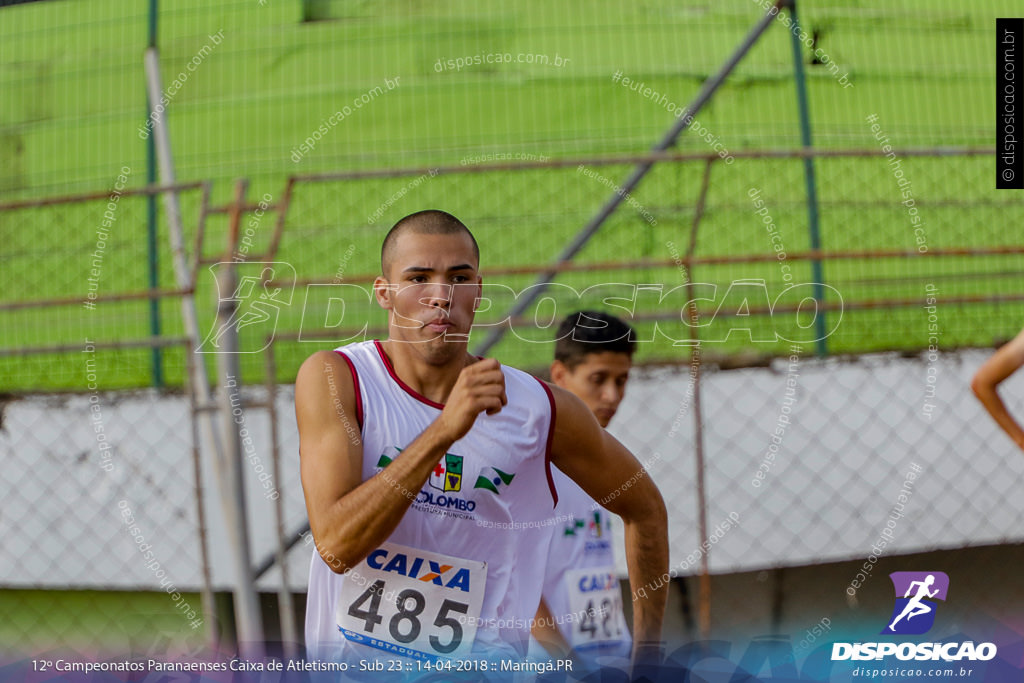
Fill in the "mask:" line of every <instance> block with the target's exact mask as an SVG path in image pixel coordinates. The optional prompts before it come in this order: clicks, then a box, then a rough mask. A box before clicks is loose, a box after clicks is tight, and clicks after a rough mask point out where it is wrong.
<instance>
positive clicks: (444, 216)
mask: <svg viewBox="0 0 1024 683" xmlns="http://www.w3.org/2000/svg"><path fill="white" fill-rule="evenodd" d="M406 232H414V233H416V234H418V235H454V234H456V233H464V234H466V235H469V239H470V241H472V242H473V254H474V256H476V260H477V263H478V264H479V263H480V247H479V246H478V245H477V243H476V238H475V237H473V233H471V232H470V231H469V228H467V227H466V226H465V224H464V223H463V222H462V221H460V220H459V219H458V218H456V217H455V216H453V215H451V214H450V213H448V212H447V211H441V210H439V209H427V210H425V211H417V212H416V213H411V214H409V215H408V216H406V217H405V218H402V219H401V220H399V221H398V222H397V223H395V224H394V225H393V226H392V227H391V229H390V230H388V234H387V235H386V236H385V237H384V242H383V243H382V244H381V245H380V272H381V274H382V275H384V276H385V277H387V274H388V267H389V266H390V265H391V259H392V255H393V253H394V250H395V243H397V242H398V238H399V237H401V236H402V235H403V234H405V233H406Z"/></svg>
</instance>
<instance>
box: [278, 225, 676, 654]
mask: <svg viewBox="0 0 1024 683" xmlns="http://www.w3.org/2000/svg"><path fill="white" fill-rule="evenodd" d="M478 267H479V251H478V248H477V244H476V241H475V240H474V238H473V236H472V234H470V232H469V230H468V229H467V228H466V227H465V226H464V225H463V224H462V223H461V222H460V221H459V220H458V219H456V218H455V217H454V216H452V215H450V214H447V213H445V212H443V211H421V212H418V213H415V214H412V215H410V216H406V217H405V218H403V219H402V220H400V221H399V222H398V223H396V224H395V226H394V227H393V228H392V229H391V231H390V232H389V233H388V235H387V237H386V238H385V239H384V243H383V245H382V248H381V276H380V277H378V278H377V279H376V280H375V281H374V295H375V298H376V301H377V303H378V304H379V305H380V306H381V307H382V308H384V309H385V310H387V311H388V338H387V339H386V340H383V341H367V342H359V343H354V344H349V345H348V346H345V347H342V348H340V349H338V350H336V351H320V352H317V353H315V354H313V355H312V356H311V357H310V358H309V359H307V360H306V362H305V363H303V365H302V367H301V368H300V370H299V373H298V377H297V379H296V385H295V404H296V417H297V422H298V428H299V437H300V456H301V474H302V486H303V491H304V494H305V499H306V509H307V512H308V514H309V520H310V526H311V528H312V532H313V538H314V541H315V544H316V548H317V551H318V552H317V554H314V555H313V558H312V563H311V566H310V578H309V594H308V598H307V606H306V644H307V648H308V650H309V652H310V654H311V655H312V656H314V657H318V658H331V659H344V660H345V661H347V662H353V663H355V662H359V661H361V660H373V659H374V658H375V657H376V658H379V659H381V660H386V661H391V660H394V661H396V662H400V664H399V665H396V666H398V667H399V668H401V667H404V669H402V670H404V671H407V672H408V671H412V672H416V671H417V668H416V667H420V666H423V664H424V662H427V663H429V662H432V661H434V660H436V659H437V658H438V657H449V658H462V657H466V656H467V655H471V657H472V658H474V661H477V660H478V658H481V657H490V658H492V659H493V660H516V659H519V660H521V659H522V658H523V656H524V655H525V653H526V646H527V641H528V635H529V623H530V620H531V618H532V617H533V616H534V614H535V610H536V608H537V605H538V603H539V601H540V594H541V581H542V578H543V568H544V567H543V566H544V562H543V558H544V557H545V555H543V554H542V553H543V552H545V551H546V548H537V547H535V544H534V543H532V542H531V541H532V540H534V539H535V538H536V535H534V534H527V533H522V527H523V526H526V525H528V524H529V523H530V522H540V521H543V520H545V519H549V518H550V516H551V514H552V512H553V506H554V503H555V498H556V495H557V494H556V491H555V489H554V485H553V483H552V480H551V474H550V468H549V464H555V465H557V466H558V468H559V469H561V470H562V471H563V472H565V473H566V474H567V475H568V476H569V477H571V478H572V479H573V480H574V481H575V482H577V483H578V484H579V485H580V486H581V487H582V488H583V490H584V491H586V492H587V494H588V495H590V496H591V497H593V498H595V499H598V500H600V499H604V498H606V497H608V496H609V494H612V493H613V492H618V491H619V489H620V488H621V486H622V482H625V481H628V480H629V479H630V478H631V477H633V476H634V475H635V474H636V473H637V472H639V471H640V470H641V469H642V468H641V466H640V464H639V463H638V462H637V460H636V459H635V458H634V457H633V456H632V455H631V454H630V453H629V452H628V451H627V450H626V449H625V448H624V447H623V446H622V445H621V444H620V443H619V442H618V441H616V440H615V439H614V438H613V437H611V436H610V435H608V434H607V433H605V431H604V430H603V429H601V427H600V425H599V424H598V423H597V421H596V420H595V419H594V416H593V415H592V413H591V412H590V410H589V409H588V408H587V406H586V404H584V403H583V402H582V401H581V400H579V399H578V398H576V397H575V396H573V395H572V394H571V393H569V392H568V391H565V390H563V389H561V388H559V387H551V386H549V385H547V384H545V383H542V382H540V381H539V380H537V379H535V378H533V377H532V376H530V375H528V374H526V373H523V372H521V371H518V370H515V369H513V368H509V367H507V366H501V365H499V364H498V362H497V361H495V360H493V359H479V358H476V357H474V356H471V355H469V354H468V353H467V352H466V346H467V341H468V335H469V332H470V328H471V326H472V323H473V318H474V311H475V307H476V304H477V302H478V300H479V298H480V297H481V294H482V286H481V282H482V279H481V277H480V275H479V273H478ZM636 481H637V483H636V485H634V486H631V487H628V488H626V489H625V490H622V491H621V492H619V495H616V496H614V500H613V501H612V502H609V503H608V509H609V510H610V511H612V512H614V513H615V514H617V515H619V516H620V517H622V519H623V524H624V530H625V537H626V560H627V565H628V568H629V573H630V580H631V585H632V587H633V589H634V590H636V589H638V588H641V587H645V586H646V588H647V590H646V591H645V592H646V593H647V594H648V596H649V597H648V598H647V599H644V600H638V601H637V602H636V603H635V605H634V609H633V636H634V640H635V642H636V643H637V647H636V648H634V652H633V658H634V660H638V659H643V660H645V661H648V658H649V657H650V656H651V653H652V649H653V648H652V647H650V646H651V645H653V644H655V643H657V642H658V641H659V640H660V635H661V622H662V617H663V614H664V609H665V590H664V589H660V590H652V585H651V584H652V582H653V580H654V579H655V578H656V577H658V576H660V575H661V574H663V573H664V572H665V571H667V569H668V540H667V519H666V511H665V504H664V501H663V500H662V498H661V495H660V494H659V493H658V490H657V488H656V487H655V486H654V485H653V484H652V483H651V481H650V478H648V477H641V478H638V479H637V480H636ZM537 555H540V557H538V556H537ZM417 660H419V661H418V662H417ZM388 666H390V664H389V665H388Z"/></svg>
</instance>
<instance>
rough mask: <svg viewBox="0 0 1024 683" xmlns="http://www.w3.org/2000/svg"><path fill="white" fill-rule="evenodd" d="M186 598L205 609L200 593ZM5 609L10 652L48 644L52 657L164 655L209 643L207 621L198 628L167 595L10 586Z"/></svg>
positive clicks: (0, 630) (1, 631)
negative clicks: (31, 588) (54, 654)
mask: <svg viewBox="0 0 1024 683" xmlns="http://www.w3.org/2000/svg"><path fill="white" fill-rule="evenodd" d="M182 598H183V599H184V600H185V601H186V602H188V603H189V604H190V605H191V606H192V607H193V609H196V610H197V611H200V610H199V607H200V603H201V601H200V596H199V594H198V593H183V594H182ZM0 611H2V612H3V614H4V615H5V616H6V618H5V619H4V623H3V625H2V626H0V643H3V649H4V650H6V652H7V653H8V654H10V655H16V656H24V655H25V654H26V653H30V652H31V653H36V652H39V651H41V648H42V649H45V650H46V651H47V652H48V653H50V655H51V656H52V655H53V653H57V652H62V653H63V652H68V653H70V652H73V653H76V654H78V655H79V656H80V657H82V656H84V657H86V658H88V657H102V656H103V655H104V654H113V653H117V654H119V655H121V656H125V655H128V656H135V657H145V656H150V657H154V658H156V659H161V658H162V657H167V656H174V655H175V654H178V655H180V654H183V653H187V652H192V651H195V649H196V648H198V647H202V646H203V645H204V635H205V634H204V629H205V625H200V626H199V627H198V628H196V629H193V628H192V627H191V625H190V622H189V620H188V619H186V618H185V617H184V616H183V615H182V613H181V611H180V610H179V609H178V608H177V607H176V606H175V603H174V602H173V601H172V600H171V599H170V597H169V596H168V595H167V594H164V593H155V592H144V591H70V590H69V591H50V590H4V591H0ZM126 646H127V647H126ZM51 661H52V660H51Z"/></svg>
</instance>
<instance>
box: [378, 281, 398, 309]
mask: <svg viewBox="0 0 1024 683" xmlns="http://www.w3.org/2000/svg"><path fill="white" fill-rule="evenodd" d="M397 289H398V287H397V286H396V285H393V284H391V283H390V282H388V281H387V280H385V279H384V278H382V277H377V278H375V279H374V281H373V295H374V296H375V297H376V298H377V304H378V305H379V306H380V307H381V308H383V309H385V310H388V311H390V310H391V309H393V308H394V307H395V304H394V301H393V297H394V294H395V291H396V290H397Z"/></svg>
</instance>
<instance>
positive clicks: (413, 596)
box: [348, 579, 469, 654]
mask: <svg viewBox="0 0 1024 683" xmlns="http://www.w3.org/2000/svg"><path fill="white" fill-rule="evenodd" d="M383 596H384V581H383V580H382V579H378V580H376V581H374V582H373V583H372V584H371V585H370V586H369V587H368V588H367V589H366V590H365V591H363V593H362V594H361V595H359V596H358V597H357V598H356V599H355V600H354V601H353V602H352V604H350V605H349V607H348V615H349V616H351V617H354V618H355V619H358V620H360V621H362V622H363V627H362V629H360V630H362V631H363V632H365V633H369V634H373V633H374V630H375V628H376V627H377V626H379V625H380V624H381V623H382V622H383V621H384V616H383V615H382V614H381V600H382V598H383ZM367 603H369V604H368V605H367ZM426 606H427V600H426V598H425V597H424V596H423V594H422V593H421V592H419V591H418V590H416V589H414V588H406V589H405V590H403V591H401V592H400V593H399V594H398V596H397V597H396V598H395V604H394V607H395V608H396V609H397V611H396V612H394V613H393V614H392V615H391V618H390V619H388V625H387V632H388V635H390V636H391V639H392V640H394V641H395V642H397V643H402V644H408V643H412V642H414V641H416V640H417V639H419V637H420V632H421V631H422V629H423V622H422V621H421V619H420V615H421V614H422V613H423V610H424V609H425V608H426ZM388 611H389V612H390V611H391V610H388ZM468 611H469V605H468V604H466V603H462V602H456V601H455V600H451V599H448V598H445V599H444V600H443V601H442V602H441V605H440V607H439V608H438V610H437V613H436V614H435V615H434V621H433V622H432V626H435V627H437V629H436V630H435V631H434V632H433V633H431V634H430V635H429V637H428V639H427V642H429V643H430V647H431V649H433V650H434V651H435V652H436V653H438V654H450V653H452V652H454V651H455V650H457V649H458V648H459V646H460V645H461V644H462V638H463V629H462V623H461V622H460V621H459V620H458V619H457V618H456V617H453V616H451V615H452V613H453V612H454V613H459V614H462V615H465V614H466V613H467V612H468ZM444 629H450V631H451V632H450V634H449V633H446V632H445V631H444ZM439 636H447V638H446V639H445V640H442V638H441V637H439Z"/></svg>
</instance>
